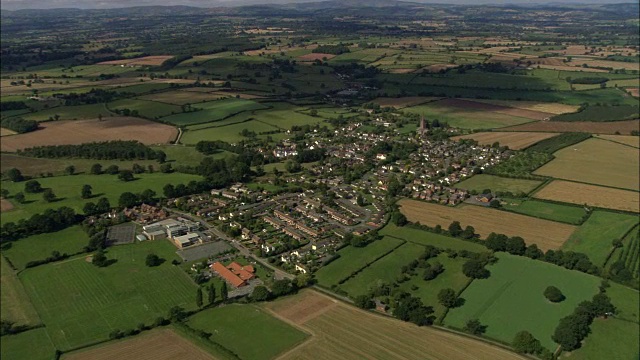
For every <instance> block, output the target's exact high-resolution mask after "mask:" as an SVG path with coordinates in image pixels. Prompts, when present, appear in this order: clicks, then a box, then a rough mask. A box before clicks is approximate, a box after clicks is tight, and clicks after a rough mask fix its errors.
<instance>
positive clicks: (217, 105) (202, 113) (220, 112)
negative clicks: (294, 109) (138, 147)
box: [162, 98, 266, 126]
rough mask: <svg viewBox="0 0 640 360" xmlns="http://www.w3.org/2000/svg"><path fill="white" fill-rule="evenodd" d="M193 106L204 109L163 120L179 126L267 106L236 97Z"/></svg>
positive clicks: (200, 122) (215, 119) (205, 121)
mask: <svg viewBox="0 0 640 360" xmlns="http://www.w3.org/2000/svg"><path fill="white" fill-rule="evenodd" d="M193 107H194V108H198V109H202V110H199V111H194V112H186V113H181V114H175V115H171V116H166V117H163V118H162V121H164V122H168V123H170V124H173V125H177V126H187V125H195V124H202V123H207V122H213V121H218V120H222V119H224V118H226V117H229V116H231V115H234V114H237V113H240V112H244V111H252V110H259V109H265V108H266V106H264V105H262V104H260V103H257V102H255V101H252V100H245V99H236V98H230V99H224V100H216V101H208V102H204V103H198V104H195V105H193Z"/></svg>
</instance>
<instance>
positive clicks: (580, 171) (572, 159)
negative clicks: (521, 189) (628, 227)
mask: <svg viewBox="0 0 640 360" xmlns="http://www.w3.org/2000/svg"><path fill="white" fill-rule="evenodd" d="M554 155H555V159H554V160H553V161H551V162H549V163H547V164H546V165H544V166H542V167H541V168H539V169H538V170H536V171H535V172H534V173H535V174H537V175H543V176H550V177H554V178H560V179H565V180H573V181H579V182H584V183H590V184H596V185H605V186H611V187H618V188H625V189H631V190H640V175H639V174H638V171H637V169H638V168H639V167H640V156H639V155H638V151H637V149H634V148H632V147H629V146H626V145H622V144H616V143H613V142H611V141H605V140H602V139H588V140H586V141H583V142H581V143H579V144H576V145H572V146H569V147H567V148H564V149H562V150H559V151H557V152H556V153H555V154H554Z"/></svg>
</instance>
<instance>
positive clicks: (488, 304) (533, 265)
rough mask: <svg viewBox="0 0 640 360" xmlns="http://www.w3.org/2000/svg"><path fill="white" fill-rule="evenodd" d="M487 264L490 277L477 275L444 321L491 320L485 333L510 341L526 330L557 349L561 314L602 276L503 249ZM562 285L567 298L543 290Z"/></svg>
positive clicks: (591, 291)
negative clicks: (552, 298)
mask: <svg viewBox="0 0 640 360" xmlns="http://www.w3.org/2000/svg"><path fill="white" fill-rule="evenodd" d="M497 256H498V258H499V261H498V262H497V263H496V264H494V265H492V266H489V267H488V269H489V271H491V276H490V277H489V278H488V279H485V280H475V281H474V282H473V283H472V284H471V285H470V286H469V287H468V288H467V289H466V290H465V291H464V292H463V293H462V295H461V296H462V298H464V299H465V304H464V305H463V306H462V307H460V308H456V309H453V310H451V311H450V312H449V314H448V315H447V317H446V318H445V324H446V325H448V326H453V327H456V328H462V327H464V325H465V324H466V322H467V321H468V320H471V319H479V320H480V322H481V323H482V324H484V325H487V332H486V335H487V336H488V337H490V338H494V339H497V340H500V341H503V342H507V343H511V341H512V340H513V337H514V336H515V334H516V333H517V332H519V331H522V330H527V331H529V332H530V333H531V334H533V336H535V337H536V338H537V339H538V340H540V342H541V343H542V346H544V347H546V348H547V349H549V350H555V348H556V346H557V345H556V344H555V343H554V342H553V340H551V335H552V334H553V331H554V330H555V328H556V326H557V325H558V321H560V319H561V318H563V317H565V316H567V315H569V314H571V313H572V312H573V310H574V309H575V307H576V306H577V305H578V304H579V303H580V302H582V301H585V300H590V299H591V297H592V296H593V295H595V294H596V293H597V292H598V285H599V284H600V279H599V278H597V277H595V276H591V275H587V274H584V273H581V272H578V271H572V270H567V269H564V268H561V267H559V266H556V265H552V264H548V263H545V262H542V261H538V260H531V259H528V258H525V257H519V256H513V255H509V254H505V253H498V254H497ZM550 285H553V286H556V287H558V288H559V289H560V290H561V291H562V292H563V294H564V295H565V296H566V297H567V298H566V300H564V301H563V302H561V303H557V304H554V303H551V302H549V301H548V300H547V299H546V298H545V297H544V295H543V292H544V290H545V289H546V287H547V286H550Z"/></svg>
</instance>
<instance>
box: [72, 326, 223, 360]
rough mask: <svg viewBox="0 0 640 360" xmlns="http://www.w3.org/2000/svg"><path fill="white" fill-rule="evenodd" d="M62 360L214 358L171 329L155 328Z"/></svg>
mask: <svg viewBox="0 0 640 360" xmlns="http://www.w3.org/2000/svg"><path fill="white" fill-rule="evenodd" d="M61 359H63V360H111V359H121V360H138V359H156V360H180V359H194V360H213V359H214V357H213V356H211V355H210V354H208V353H206V352H205V351H204V350H202V349H200V348H198V347H197V346H196V345H194V344H192V343H191V342H189V341H188V340H186V339H184V338H183V337H181V336H180V335H178V334H176V333H175V332H174V331H172V330H170V329H162V330H154V331H152V332H150V333H146V334H142V335H139V336H136V337H134V338H131V339H127V340H121V341H118V342H110V343H107V344H105V345H98V346H94V347H91V348H88V349H83V350H79V351H75V352H71V353H68V354H64V355H63V356H62V357H61Z"/></svg>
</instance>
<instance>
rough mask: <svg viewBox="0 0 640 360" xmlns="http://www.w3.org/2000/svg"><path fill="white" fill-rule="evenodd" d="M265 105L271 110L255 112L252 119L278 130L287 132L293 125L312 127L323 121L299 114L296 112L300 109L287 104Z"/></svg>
mask: <svg viewBox="0 0 640 360" xmlns="http://www.w3.org/2000/svg"><path fill="white" fill-rule="evenodd" d="M265 105H269V106H272V108H271V109H269V110H265V111H259V112H257V113H256V114H255V115H254V118H255V119H256V120H257V121H260V122H264V123H266V124H269V125H272V126H275V127H277V128H280V129H285V130H289V129H291V127H292V126H294V125H298V126H302V125H313V124H317V123H321V122H322V121H323V120H322V118H319V117H313V116H309V115H306V114H303V113H300V112H298V111H300V110H301V109H302V108H299V107H296V106H292V105H290V104H287V103H265Z"/></svg>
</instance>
